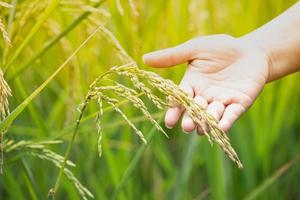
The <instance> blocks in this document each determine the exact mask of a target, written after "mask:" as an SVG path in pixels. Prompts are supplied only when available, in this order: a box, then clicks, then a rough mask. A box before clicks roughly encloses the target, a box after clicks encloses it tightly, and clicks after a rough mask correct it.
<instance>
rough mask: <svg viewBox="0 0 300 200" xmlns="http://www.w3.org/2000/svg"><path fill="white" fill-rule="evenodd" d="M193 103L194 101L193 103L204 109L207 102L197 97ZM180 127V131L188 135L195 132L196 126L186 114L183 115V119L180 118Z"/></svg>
mask: <svg viewBox="0 0 300 200" xmlns="http://www.w3.org/2000/svg"><path fill="white" fill-rule="evenodd" d="M194 101H195V103H197V104H199V105H200V106H201V107H202V108H204V109H206V107H207V101H206V100H205V99H204V98H203V97H201V96H198V95H197V96H196V97H195V98H194ZM181 127H182V130H183V131H184V132H186V133H190V132H192V131H194V130H195V128H196V124H195V122H194V121H193V120H192V118H191V117H189V116H188V114H187V113H185V114H184V115H183V118H182V121H181Z"/></svg>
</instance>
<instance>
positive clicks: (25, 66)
mask: <svg viewBox="0 0 300 200" xmlns="http://www.w3.org/2000/svg"><path fill="white" fill-rule="evenodd" d="M104 1H105V0H102V1H99V2H97V3H95V4H94V6H93V7H95V8H96V7H99V6H100V5H101V4H102V3H103V2H104ZM90 14H91V11H86V12H84V13H83V14H82V15H80V16H79V17H78V18H76V19H75V20H74V21H73V22H72V23H71V24H70V25H69V26H67V27H66V28H65V29H64V30H63V31H62V32H61V33H60V34H59V35H57V36H56V37H55V38H53V39H52V40H50V41H48V42H47V43H46V44H45V46H44V47H43V48H42V49H40V50H39V51H38V52H37V53H35V54H34V55H33V56H32V57H31V58H30V59H29V60H28V61H27V62H25V63H24V64H22V65H21V66H20V67H19V68H17V69H16V70H15V71H14V72H13V73H12V74H11V75H8V77H7V81H8V82H10V81H12V80H13V79H15V78H16V77H17V76H19V75H20V74H21V73H22V72H24V71H25V70H26V69H28V68H29V67H30V66H32V63H33V62H34V61H36V60H37V59H39V58H40V57H42V56H43V55H44V54H45V53H46V52H47V51H48V50H49V49H50V48H51V47H53V46H54V45H55V44H56V43H57V42H59V41H60V39H62V38H63V37H65V36H66V35H67V34H68V33H69V32H71V31H72V30H73V29H74V28H75V27H77V26H78V25H79V24H80V23H81V22H82V21H83V20H84V19H86V18H87V17H88V16H89V15H90Z"/></svg>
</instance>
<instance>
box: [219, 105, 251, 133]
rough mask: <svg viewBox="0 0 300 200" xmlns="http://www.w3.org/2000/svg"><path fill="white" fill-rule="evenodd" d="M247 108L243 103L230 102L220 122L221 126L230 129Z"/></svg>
mask: <svg viewBox="0 0 300 200" xmlns="http://www.w3.org/2000/svg"><path fill="white" fill-rule="evenodd" d="M244 111H245V108H244V107H243V106H242V105H241V104H236V103H234V104H230V105H228V106H227V107H226V109H225V111H224V114H223V117H222V119H221V120H220V122H219V127H220V128H221V129H222V130H223V131H225V132H226V131H228V130H229V129H230V128H231V126H232V124H233V123H234V122H235V121H236V120H237V118H239V117H240V116H241V114H242V113H243V112H244Z"/></svg>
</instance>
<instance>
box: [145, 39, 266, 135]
mask: <svg viewBox="0 0 300 200" xmlns="http://www.w3.org/2000/svg"><path fill="white" fill-rule="evenodd" d="M144 62H145V64H147V65H150V66H152V67H172V66H174V65H177V64H181V63H185V62H187V63H188V66H187V70H186V73H185V75H184V77H183V79H182V81H181V83H180V87H181V88H182V89H183V90H184V91H185V92H186V93H187V94H188V95H190V96H191V97H193V98H194V100H195V101H196V102H197V103H199V104H200V105H201V106H202V107H204V108H206V109H207V112H208V113H210V114H211V115H212V116H214V117H215V118H216V119H217V120H218V121H219V127H220V128H221V129H223V130H224V131H228V129H229V128H230V127H231V126H232V124H233V123H234V121H235V120H237V119H238V118H239V117H240V116H241V115H242V113H243V112H245V110H247V109H248V108H249V106H250V105H252V103H253V102H254V101H255V99H256V98H257V96H258V94H259V93H260V91H261V90H262V89H263V87H264V85H265V84H266V82H267V80H268V76H269V63H270V62H269V58H268V56H267V54H266V52H265V51H264V50H263V48H261V47H259V45H255V44H251V43H249V42H246V40H243V39H242V38H241V39H236V38H233V37H231V36H228V35H211V36H205V37H199V38H195V39H192V40H189V41H187V42H185V43H183V44H181V45H179V46H176V47H173V48H168V49H163V50H159V51H156V52H152V53H149V54H146V55H144ZM182 113H184V109H183V108H182V107H181V106H180V105H174V106H173V107H171V108H169V109H168V111H167V113H166V116H165V124H166V126H167V127H169V128H171V127H173V126H174V125H175V124H176V123H177V122H178V120H179V119H180V117H181V115H182ZM181 126H182V129H183V131H185V132H192V131H193V130H195V129H196V130H197V132H198V133H203V130H201V128H200V127H197V126H196V125H195V123H194V122H193V120H192V119H191V118H190V117H189V116H188V115H187V114H186V113H184V114H183V117H182V122H181Z"/></svg>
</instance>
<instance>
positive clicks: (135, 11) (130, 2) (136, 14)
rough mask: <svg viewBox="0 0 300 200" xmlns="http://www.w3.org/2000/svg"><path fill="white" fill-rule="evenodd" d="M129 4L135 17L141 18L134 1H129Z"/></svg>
mask: <svg viewBox="0 0 300 200" xmlns="http://www.w3.org/2000/svg"><path fill="white" fill-rule="evenodd" d="M128 3H129V6H130V8H131V10H132V12H133V14H134V16H139V12H138V10H137V8H136V6H135V4H134V2H133V0H128Z"/></svg>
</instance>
